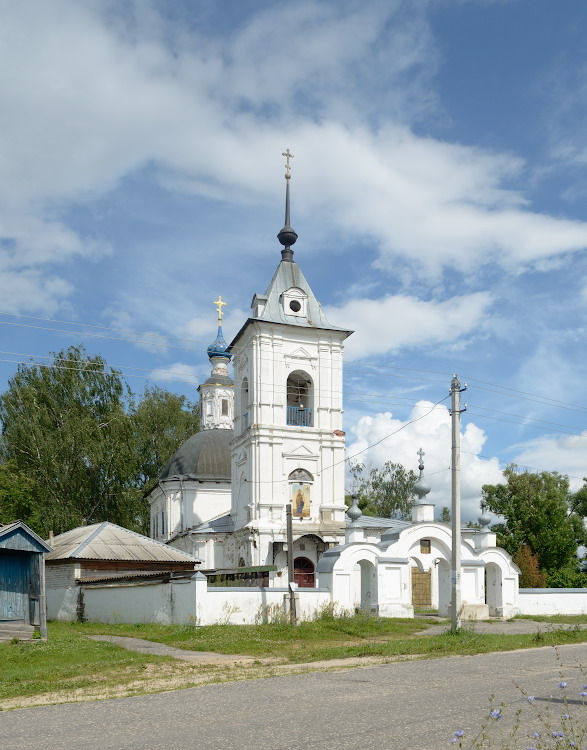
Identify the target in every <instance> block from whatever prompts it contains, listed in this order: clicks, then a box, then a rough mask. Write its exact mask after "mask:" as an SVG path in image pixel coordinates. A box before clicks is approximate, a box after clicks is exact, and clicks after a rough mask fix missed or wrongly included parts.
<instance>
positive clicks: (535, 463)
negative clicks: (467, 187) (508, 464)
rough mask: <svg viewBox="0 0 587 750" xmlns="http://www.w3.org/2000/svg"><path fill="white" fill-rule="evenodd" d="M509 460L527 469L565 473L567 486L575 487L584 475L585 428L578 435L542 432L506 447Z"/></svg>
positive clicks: (585, 473) (586, 436)
mask: <svg viewBox="0 0 587 750" xmlns="http://www.w3.org/2000/svg"><path fill="white" fill-rule="evenodd" d="M510 450H511V451H512V452H513V454H514V458H513V462H514V463H516V464H518V465H519V466H520V467H528V470H529V471H558V472H559V474H568V475H569V477H570V481H571V489H572V490H578V489H579V487H581V486H582V485H583V477H585V476H587V467H586V465H585V455H586V452H587V430H584V431H583V432H582V433H581V434H580V435H556V436H553V435H545V436H544V437H539V438H536V439H535V440H529V441H527V442H525V443H519V444H517V445H513V446H510Z"/></svg>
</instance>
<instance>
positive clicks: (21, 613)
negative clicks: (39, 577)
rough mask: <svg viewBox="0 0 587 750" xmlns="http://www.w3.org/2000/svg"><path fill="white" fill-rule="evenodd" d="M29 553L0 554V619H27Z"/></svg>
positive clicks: (26, 620)
mask: <svg viewBox="0 0 587 750" xmlns="http://www.w3.org/2000/svg"><path fill="white" fill-rule="evenodd" d="M29 562H30V555H25V554H20V555H19V554H15V555H10V554H8V555H6V554H4V555H0V620H24V621H25V622H27V623H28V621H29Z"/></svg>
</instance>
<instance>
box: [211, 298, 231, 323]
mask: <svg viewBox="0 0 587 750" xmlns="http://www.w3.org/2000/svg"><path fill="white" fill-rule="evenodd" d="M212 304H213V305H216V310H217V312H218V325H220V324H221V323H222V316H223V315H224V312H223V311H222V308H223V307H224V305H227V304H228V302H223V301H222V297H221V296H220V295H218V299H217V300H216V301H215V302H213V303H212Z"/></svg>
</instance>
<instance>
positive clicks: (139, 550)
mask: <svg viewBox="0 0 587 750" xmlns="http://www.w3.org/2000/svg"><path fill="white" fill-rule="evenodd" d="M52 547H53V551H52V552H50V553H49V554H48V555H47V556H46V558H45V559H46V560H47V561H50V560H66V559H77V560H126V561H133V562H134V561H144V562H194V563H195V562H201V561H200V560H198V558H196V557H193V556H192V555H188V554H187V552H181V551H180V550H178V549H175V548H174V547H169V546H168V545H167V544H162V543H161V542H156V541H155V540H154V539H149V537H146V536H143V535H142V534H137V533H136V532H134V531H129V529H123V528H122V526H117V525H116V524H115V523H110V522H108V521H104V522H102V523H95V524H93V525H91V526H80V527H79V528H77V529H71V531H66V532H65V533H64V534H59V535H58V536H56V537H53V540H52Z"/></svg>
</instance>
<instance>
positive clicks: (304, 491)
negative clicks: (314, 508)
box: [291, 484, 310, 518]
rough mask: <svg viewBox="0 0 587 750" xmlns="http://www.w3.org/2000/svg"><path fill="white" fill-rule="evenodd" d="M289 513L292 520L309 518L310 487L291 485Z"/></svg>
mask: <svg viewBox="0 0 587 750" xmlns="http://www.w3.org/2000/svg"><path fill="white" fill-rule="evenodd" d="M291 511H292V516H294V518H309V516H310V485H309V484H292V486H291Z"/></svg>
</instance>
